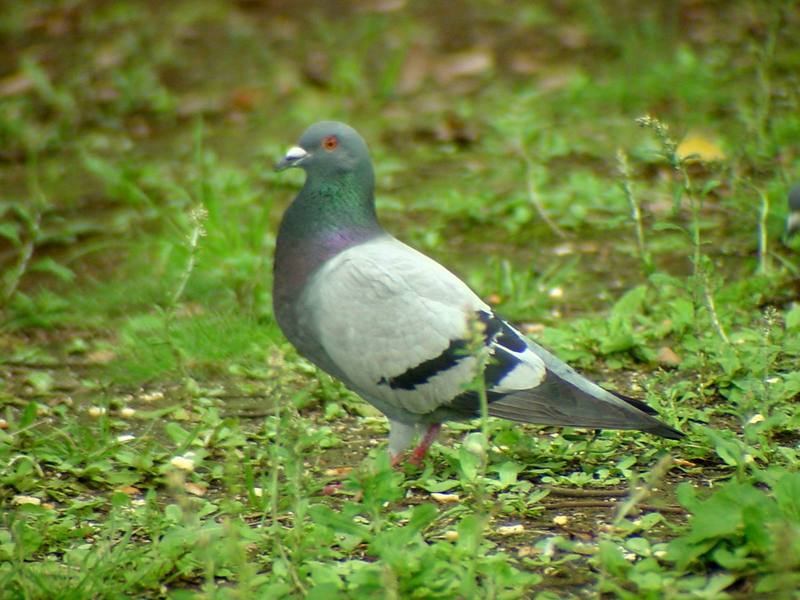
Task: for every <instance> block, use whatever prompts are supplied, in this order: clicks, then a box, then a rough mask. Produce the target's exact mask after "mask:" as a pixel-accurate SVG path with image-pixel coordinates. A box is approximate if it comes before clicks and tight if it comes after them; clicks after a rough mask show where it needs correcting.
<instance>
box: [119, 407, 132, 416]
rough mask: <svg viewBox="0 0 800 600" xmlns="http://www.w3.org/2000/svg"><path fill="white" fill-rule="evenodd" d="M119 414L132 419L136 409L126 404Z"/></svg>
mask: <svg viewBox="0 0 800 600" xmlns="http://www.w3.org/2000/svg"><path fill="white" fill-rule="evenodd" d="M119 414H120V415H121V416H122V417H123V418H125V419H130V418H131V417H132V416H133V415H135V414H136V409H135V408H131V407H130V406H125V407H123V408H122V410H120V411H119Z"/></svg>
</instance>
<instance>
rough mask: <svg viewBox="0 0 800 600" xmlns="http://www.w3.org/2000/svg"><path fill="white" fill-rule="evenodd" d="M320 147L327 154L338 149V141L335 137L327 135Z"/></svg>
mask: <svg viewBox="0 0 800 600" xmlns="http://www.w3.org/2000/svg"><path fill="white" fill-rule="evenodd" d="M322 147H323V148H325V150H327V151H328V152H330V151H332V150H336V148H338V147H339V140H337V139H336V136H335V135H329V136H328V137H326V138H325V139H324V140H322Z"/></svg>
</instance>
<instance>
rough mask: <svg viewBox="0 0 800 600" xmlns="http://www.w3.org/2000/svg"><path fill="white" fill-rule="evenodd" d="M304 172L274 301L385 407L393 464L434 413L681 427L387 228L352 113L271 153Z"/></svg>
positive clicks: (306, 343)
mask: <svg viewBox="0 0 800 600" xmlns="http://www.w3.org/2000/svg"><path fill="white" fill-rule="evenodd" d="M294 167H298V168H301V169H303V170H304V171H305V173H306V177H305V183H304V185H303V187H302V189H301V190H300V192H299V193H298V194H297V196H296V197H295V199H294V200H293V201H292V203H291V204H290V205H289V207H288V208H287V209H286V211H285V212H284V214H283V218H282V221H281V224H280V227H279V230H278V236H277V241H276V248H275V260H274V273H273V274H274V279H273V309H274V314H275V318H276V320H277V323H278V325H279V327H280V328H281V330H282V331H283V333H284V335H285V336H286V338H287V339H288V340H289V341H290V342H291V343H292V344H293V345H294V347H295V348H296V349H297V351H298V352H299V353H300V354H301V355H302V356H304V357H306V358H307V359H308V360H310V361H311V362H312V363H314V364H315V365H316V366H317V367H319V368H320V369H322V370H323V371H325V372H327V373H328V374H330V375H332V376H333V377H335V378H337V379H339V380H340V381H342V382H343V383H344V384H345V385H346V386H347V387H348V388H349V389H351V390H353V391H354V392H356V393H357V394H358V395H359V396H361V397H362V398H363V399H365V400H366V401H367V402H369V403H370V404H372V405H373V406H374V407H376V408H377V409H378V410H380V411H381V412H382V413H383V414H384V415H385V416H386V417H387V418H388V420H389V426H390V430H389V452H390V454H391V457H392V461H393V463H394V464H396V462H397V461H398V460H399V458H400V457H401V456H402V455H404V453H405V451H406V450H408V449H409V448H410V446H411V445H412V444H413V442H414V441H415V439H417V437H418V436H421V441H420V442H419V444H418V445H417V446H416V449H415V450H414V451H413V454H412V459H411V460H412V461H416V462H417V463H418V462H419V461H421V460H422V458H423V457H424V456H425V453H426V451H427V450H428V448H429V446H430V445H431V443H432V442H433V441H434V440H435V438H436V436H437V434H438V432H439V430H440V428H441V424H442V423H443V422H444V421H449V420H468V419H472V418H475V417H478V416H480V413H481V395H480V394H479V392H478V391H476V390H475V386H472V389H469V384H470V383H471V382H474V381H476V380H478V379H477V378H478V372H477V371H478V369H479V368H482V369H483V374H482V375H483V380H484V384H485V385H484V389H485V397H486V400H487V403H488V413H489V415H491V416H494V417H502V418H504V419H510V420H514V421H521V422H525V423H536V424H545V425H557V426H571V427H588V428H594V429H637V430H641V431H646V432H649V433H652V434H655V435H657V436H661V437H665V438H669V439H680V438H681V437H683V434H682V433H680V432H679V431H677V430H675V429H673V428H672V427H670V426H669V425H666V424H665V423H662V422H661V421H659V420H658V419H657V418H655V417H654V416H653V415H656V414H657V413H656V411H655V410H654V409H653V408H651V407H650V406H648V405H647V404H645V403H644V402H641V401H639V400H636V399H633V398H628V397H626V396H623V395H622V394H618V393H616V392H611V391H608V390H606V389H604V388H602V387H600V386H598V385H596V384H595V383H592V382H591V381H589V380H588V379H587V378H585V377H583V376H582V375H580V374H578V373H577V372H576V371H575V370H574V369H573V368H572V367H570V366H569V365H567V364H566V363H564V362H563V361H561V360H559V359H558V358H556V357H555V356H554V355H553V354H551V353H550V352H548V351H547V350H545V349H544V348H542V347H541V346H539V345H538V344H536V343H535V342H533V341H531V340H530V339H528V338H527V337H525V336H524V335H523V334H522V333H520V332H519V331H518V330H517V329H516V328H514V327H513V326H512V325H511V324H509V323H508V322H507V321H504V320H503V319H502V318H500V317H499V316H497V315H496V314H495V312H494V310H493V309H492V308H491V307H490V306H489V305H488V304H486V303H485V302H484V301H482V300H481V299H480V298H479V297H478V296H477V295H476V294H475V293H474V292H473V291H472V290H471V289H470V288H469V287H468V286H467V285H466V284H465V283H464V282H462V281H461V280H460V279H459V278H458V277H457V276H456V275H454V274H453V273H451V272H450V271H449V270H447V269H446V268H445V267H443V266H442V265H440V264H439V263H437V262H436V261H434V260H433V259H431V258H429V257H428V256H426V255H425V254H422V253H421V252H418V251H417V250H415V249H413V248H411V247H410V246H407V245H406V244H404V243H403V242H401V241H399V240H397V239H396V238H394V237H393V236H391V235H390V234H389V233H387V232H386V231H385V230H384V229H383V227H381V225H380V223H379V222H378V218H377V215H376V211H375V198H374V190H375V177H374V174H373V169H372V159H371V158H370V154H369V150H368V149H367V145H366V143H365V142H364V140H363V139H362V138H361V136H360V135H359V134H358V133H357V132H356V131H355V130H354V129H352V128H351V127H350V126H348V125H346V124H344V123H339V122H335V121H321V122H319V123H316V124H314V125H311V126H310V127H309V128H308V129H307V130H306V131H305V133H303V135H302V136H301V137H300V140H299V142H298V144H297V145H296V146H293V147H291V148H290V149H289V150H288V151H287V153H286V155H285V156H284V157H283V159H282V160H280V161H279V162H278V163H277V164H276V165H275V169H276V170H278V171H281V170H284V169H288V168H294Z"/></svg>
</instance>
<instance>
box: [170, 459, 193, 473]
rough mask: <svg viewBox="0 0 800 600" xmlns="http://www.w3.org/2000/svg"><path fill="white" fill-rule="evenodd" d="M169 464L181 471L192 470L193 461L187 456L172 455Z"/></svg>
mask: <svg viewBox="0 0 800 600" xmlns="http://www.w3.org/2000/svg"><path fill="white" fill-rule="evenodd" d="M169 464H171V465H172V466H173V467H175V468H176V469H180V470H181V471H194V461H193V460H192V459H191V458H189V457H187V456H174V457H173V458H172V460H170V461H169Z"/></svg>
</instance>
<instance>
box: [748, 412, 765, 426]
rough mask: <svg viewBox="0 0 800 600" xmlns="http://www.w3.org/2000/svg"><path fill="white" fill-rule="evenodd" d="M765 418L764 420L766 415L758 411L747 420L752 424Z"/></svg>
mask: <svg viewBox="0 0 800 600" xmlns="http://www.w3.org/2000/svg"><path fill="white" fill-rule="evenodd" d="M763 420H764V415H762V414H761V413H756V414H754V415H753V416H752V417H750V420H749V421H747V423H748V424H750V425H755V424H756V423H761V421H763Z"/></svg>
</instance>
